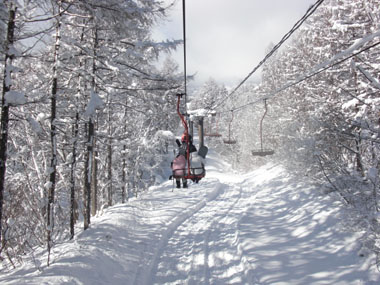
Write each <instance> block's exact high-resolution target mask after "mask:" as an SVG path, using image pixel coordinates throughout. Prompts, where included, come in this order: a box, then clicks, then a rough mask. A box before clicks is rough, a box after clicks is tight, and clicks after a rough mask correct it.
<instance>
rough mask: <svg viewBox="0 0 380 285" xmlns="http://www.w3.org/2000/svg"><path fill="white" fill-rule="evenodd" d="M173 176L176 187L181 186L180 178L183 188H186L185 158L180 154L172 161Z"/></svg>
mask: <svg viewBox="0 0 380 285" xmlns="http://www.w3.org/2000/svg"><path fill="white" fill-rule="evenodd" d="M171 166H172V170H173V178H174V179H175V181H176V185H177V188H181V180H182V186H183V188H187V179H185V178H184V176H185V175H186V158H185V156H184V155H182V154H178V155H177V156H176V158H174V160H173V162H172V165H171Z"/></svg>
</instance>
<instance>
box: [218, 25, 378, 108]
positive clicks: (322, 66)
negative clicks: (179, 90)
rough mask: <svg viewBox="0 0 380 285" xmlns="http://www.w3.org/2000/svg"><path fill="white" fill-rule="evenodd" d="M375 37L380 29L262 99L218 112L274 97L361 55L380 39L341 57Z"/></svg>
mask: <svg viewBox="0 0 380 285" xmlns="http://www.w3.org/2000/svg"><path fill="white" fill-rule="evenodd" d="M375 37H380V30H379V31H378V32H376V33H374V34H372V35H369V36H367V37H365V38H363V40H362V41H361V42H359V43H357V44H356V45H354V46H352V47H350V48H348V49H347V50H345V51H343V52H341V53H339V54H338V55H336V56H334V57H333V58H332V59H330V60H328V61H325V62H323V63H321V64H318V65H316V66H314V68H312V69H311V70H312V71H311V72H308V73H305V74H303V75H301V76H299V77H298V78H297V79H295V80H294V81H293V82H289V83H287V84H285V85H283V86H282V87H280V88H278V89H277V90H275V91H273V92H272V93H270V94H269V95H267V96H265V97H262V98H260V99H257V100H255V101H252V102H249V103H247V104H244V105H242V106H239V107H235V108H232V109H228V110H226V111H222V112H217V113H218V114H223V113H227V112H231V111H240V110H241V109H244V108H246V107H248V106H251V105H254V104H256V103H258V102H262V101H263V100H267V99H270V98H273V97H274V96H276V95H277V94H278V93H280V92H282V91H285V90H286V89H288V88H290V87H293V86H295V85H297V84H299V83H301V82H303V81H305V80H307V79H309V78H311V77H314V76H316V75H318V74H319V73H321V72H323V71H325V70H327V69H330V68H332V67H334V66H336V65H339V64H342V63H343V62H345V61H347V60H349V59H351V58H353V57H354V56H357V55H359V54H361V53H363V52H365V51H368V50H370V49H372V48H374V47H376V46H378V45H380V41H379V42H376V43H374V44H372V45H369V46H367V47H365V48H363V49H361V50H360V51H358V52H354V53H352V54H350V55H349V56H346V57H344V58H343V59H341V58H342V56H344V55H346V54H347V53H348V51H351V52H352V51H353V49H354V48H356V49H357V48H359V47H360V46H362V45H364V44H365V43H367V42H369V41H370V40H372V39H374V38H375ZM358 45H359V46H358ZM339 55H340V56H339Z"/></svg>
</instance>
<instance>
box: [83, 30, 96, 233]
mask: <svg viewBox="0 0 380 285" xmlns="http://www.w3.org/2000/svg"><path fill="white" fill-rule="evenodd" d="M93 32H94V35H93V59H92V81H91V89H92V92H96V80H95V78H96V72H97V67H96V56H97V54H96V50H97V47H98V30H97V27H96V26H94V27H93ZM94 139H95V128H94V121H93V119H92V117H91V116H90V118H89V120H88V139H87V152H86V160H85V183H84V192H83V194H84V197H83V198H84V200H83V202H84V206H85V207H84V208H85V210H84V229H85V230H86V229H88V227H89V226H90V223H91V190H92V187H91V184H92V183H91V182H92V174H93V173H92V167H93V162H94V159H93V157H94ZM93 179H96V177H94V178H93ZM96 195H97V194H96Z"/></svg>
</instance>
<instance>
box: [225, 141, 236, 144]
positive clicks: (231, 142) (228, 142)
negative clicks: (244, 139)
mask: <svg viewBox="0 0 380 285" xmlns="http://www.w3.org/2000/svg"><path fill="white" fill-rule="evenodd" d="M223 142H224V143H225V144H236V140H223Z"/></svg>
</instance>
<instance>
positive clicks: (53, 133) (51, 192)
mask: <svg viewBox="0 0 380 285" xmlns="http://www.w3.org/2000/svg"><path fill="white" fill-rule="evenodd" d="M58 5H59V7H58V9H59V15H58V18H57V19H56V21H57V23H56V28H55V29H56V33H55V45H54V62H53V82H52V88H51V106H50V108H51V109H50V146H51V159H50V177H49V189H48V204H47V216H46V227H47V248H48V261H47V265H48V266H49V263H50V250H51V247H52V231H53V227H54V196H55V185H56V174H57V130H56V126H55V124H56V119H57V90H58V74H57V69H58V53H59V46H60V39H61V35H60V29H61V19H60V17H61V13H62V12H61V10H62V9H61V8H62V7H61V2H59V3H58Z"/></svg>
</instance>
